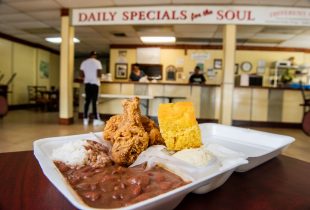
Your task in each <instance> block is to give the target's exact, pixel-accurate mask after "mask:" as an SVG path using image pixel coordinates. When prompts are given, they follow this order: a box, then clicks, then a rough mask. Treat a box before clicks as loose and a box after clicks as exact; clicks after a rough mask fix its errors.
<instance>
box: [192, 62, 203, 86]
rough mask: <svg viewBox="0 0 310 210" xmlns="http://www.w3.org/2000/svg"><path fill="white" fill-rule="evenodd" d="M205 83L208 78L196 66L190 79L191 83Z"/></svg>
mask: <svg viewBox="0 0 310 210" xmlns="http://www.w3.org/2000/svg"><path fill="white" fill-rule="evenodd" d="M205 81H206V78H205V77H204V76H203V74H201V73H200V67H199V66H196V67H195V70H194V73H193V74H192V75H191V76H190V78H189V83H193V84H204V83H205Z"/></svg>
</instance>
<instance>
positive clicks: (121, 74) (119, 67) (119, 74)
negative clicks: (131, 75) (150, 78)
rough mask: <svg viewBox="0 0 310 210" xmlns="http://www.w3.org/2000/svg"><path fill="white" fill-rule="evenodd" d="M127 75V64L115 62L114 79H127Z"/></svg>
mask: <svg viewBox="0 0 310 210" xmlns="http://www.w3.org/2000/svg"><path fill="white" fill-rule="evenodd" d="M127 77H128V64H127V63H116V64H115V79H127Z"/></svg>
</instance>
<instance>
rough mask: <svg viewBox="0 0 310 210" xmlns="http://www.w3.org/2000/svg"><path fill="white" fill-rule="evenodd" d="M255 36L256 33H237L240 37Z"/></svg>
mask: <svg viewBox="0 0 310 210" xmlns="http://www.w3.org/2000/svg"><path fill="white" fill-rule="evenodd" d="M254 36H255V33H239V32H238V33H237V38H238V39H249V38H253V37H254Z"/></svg>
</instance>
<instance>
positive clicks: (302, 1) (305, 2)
mask: <svg viewBox="0 0 310 210" xmlns="http://www.w3.org/2000/svg"><path fill="white" fill-rule="evenodd" d="M294 6H297V7H310V1H309V0H299V1H297V2H296V3H295V5H294Z"/></svg>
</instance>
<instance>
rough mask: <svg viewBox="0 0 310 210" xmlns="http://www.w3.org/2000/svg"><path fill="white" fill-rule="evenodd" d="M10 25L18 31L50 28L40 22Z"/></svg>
mask: <svg viewBox="0 0 310 210" xmlns="http://www.w3.org/2000/svg"><path fill="white" fill-rule="evenodd" d="M10 25H11V26H14V27H16V28H17V29H29V28H49V26H48V25H46V24H44V23H41V22H39V21H27V22H13V23H10Z"/></svg>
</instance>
